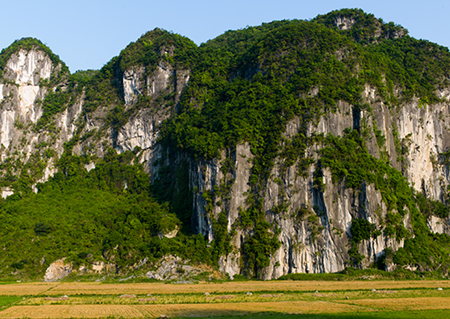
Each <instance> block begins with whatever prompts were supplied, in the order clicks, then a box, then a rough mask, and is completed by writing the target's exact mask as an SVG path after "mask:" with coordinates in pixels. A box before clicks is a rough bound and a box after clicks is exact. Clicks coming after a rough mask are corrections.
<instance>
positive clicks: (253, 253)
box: [0, 9, 450, 279]
mask: <svg viewBox="0 0 450 319" xmlns="http://www.w3.org/2000/svg"><path fill="white" fill-rule="evenodd" d="M32 57H33V58H32ZM0 69H1V84H0V92H1V110H0V112H2V114H3V115H2V120H1V121H0V125H1V126H2V133H1V136H0V140H1V143H2V148H1V150H0V152H1V154H0V155H1V159H2V163H1V173H0V177H1V180H0V185H1V186H2V192H3V194H2V195H3V198H4V199H3V200H2V201H1V202H0V218H1V219H2V222H3V225H4V227H3V229H2V230H0V242H1V244H2V245H3V250H0V271H1V272H0V274H1V276H3V277H5V278H7V277H13V278H22V277H23V278H40V276H43V274H44V273H45V270H46V269H47V267H48V266H49V265H50V264H51V263H52V262H54V261H55V260H57V259H60V258H66V260H65V262H67V263H71V265H72V266H73V267H74V269H76V268H77V267H80V266H83V267H87V268H89V267H92V264H94V263H96V262H103V263H105V264H108V265H110V268H109V269H110V270H109V271H111V272H112V273H115V274H118V275H127V274H128V273H130V272H132V271H133V270H134V269H135V265H136V264H140V263H141V262H142V260H144V259H145V258H146V260H149V263H148V264H147V266H146V267H150V268H151V263H152V262H155V261H157V260H158V259H160V258H161V257H163V256H166V255H170V254H172V255H173V254H175V255H177V256H180V257H182V258H185V259H190V260H191V262H193V263H197V262H203V263H207V264H209V265H211V266H213V267H216V268H217V269H219V270H220V271H221V272H223V273H228V274H229V275H231V276H233V275H236V274H241V275H246V276H249V277H252V276H255V277H259V278H263V279H271V278H278V277H280V276H282V275H286V274H288V273H302V272H308V273H320V272H336V271H341V270H343V269H344V268H345V267H357V268H369V267H371V268H380V269H383V270H389V271H391V270H394V269H397V268H405V269H410V270H416V271H431V270H437V271H439V272H442V273H443V274H447V273H448V266H449V263H450V260H449V259H450V258H449V253H450V251H449V243H450V236H449V234H450V224H449V207H448V200H449V185H450V180H449V177H448V165H449V152H450V132H449V128H450V102H449V101H450V82H449V80H450V53H449V50H448V48H445V47H441V46H439V45H437V44H434V43H431V42H428V41H425V40H417V39H414V38H412V37H410V36H409V35H408V32H407V30H406V29H404V28H403V27H401V26H399V25H396V24H394V23H392V22H390V23H385V22H384V21H383V20H381V19H377V18H375V17H374V16H373V15H371V14H367V13H365V12H363V11H362V10H359V9H343V10H340V11H333V12H331V13H329V14H326V15H320V16H318V17H316V18H315V19H313V20H311V21H303V20H284V21H274V22H271V23H267V24H263V25H261V26H256V27H247V28H245V29H242V30H236V31H227V32H225V33H224V34H222V35H220V36H218V37H217V38H215V39H212V40H210V41H208V42H206V43H203V44H201V45H200V46H197V45H195V44H194V43H193V42H192V41H190V40H189V39H188V38H186V37H182V36H180V35H177V34H174V33H171V32H167V31H165V30H161V29H155V30H153V31H150V32H148V33H146V34H144V35H143V36H142V37H141V38H139V39H138V40H137V41H136V42H133V43H130V45H128V46H127V47H126V48H125V49H124V50H123V51H122V52H121V53H120V55H119V56H117V57H115V58H113V59H112V60H111V61H109V62H108V63H107V64H105V66H104V67H103V68H102V69H100V70H86V71H78V72H76V73H74V74H70V72H69V70H68V68H67V67H66V66H65V64H64V63H63V62H62V61H61V60H60V58H59V57H58V56H56V55H55V54H54V53H52V52H51V51H50V49H49V48H47V47H46V46H44V45H43V44H42V43H41V42H40V41H39V40H36V39H30V38H25V39H21V40H18V41H16V42H14V43H13V44H12V45H11V46H10V47H8V48H6V49H4V50H3V51H2V52H1V53H0ZM27 70H32V71H27ZM111 269H114V271H112V270H111ZM104 271H106V272H107V271H108V270H106V268H105V270H104Z"/></svg>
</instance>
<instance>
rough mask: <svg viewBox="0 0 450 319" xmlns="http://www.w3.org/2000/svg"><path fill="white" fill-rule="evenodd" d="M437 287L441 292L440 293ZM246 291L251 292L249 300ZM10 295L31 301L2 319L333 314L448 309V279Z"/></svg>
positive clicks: (64, 286)
mask: <svg viewBox="0 0 450 319" xmlns="http://www.w3.org/2000/svg"><path fill="white" fill-rule="evenodd" d="M438 287H441V288H443V290H438V289H436V288H438ZM394 289H395V290H394ZM315 290H317V292H314V291H315ZM206 291H207V292H209V295H207V296H205V294H204V293H205V292H206ZM247 291H251V292H252V293H253V294H248V295H247ZM275 292H277V293H275ZM281 292H282V293H281ZM6 294H11V295H24V296H25V297H24V298H23V300H22V301H18V303H16V304H15V305H14V306H13V307H11V308H8V309H5V310H3V311H1V312H0V318H22V317H29V318H105V317H108V316H111V317H124V318H142V317H159V316H161V315H166V316H169V317H173V316H179V317H189V316H230V315H233V316H238V315H245V314H254V313H264V312H273V313H291V314H297V313H311V314H324V313H330V314H332V313H342V312H367V311H408V310H429V309H440V310H447V309H449V310H450V282H449V281H398V282H396V281H367V282H366V281H363V282H361V281H354V282H317V281H315V282H295V281H281V282H275V281H274V282H227V283H220V284H217V283H204V284H193V285H190V284H189V285H176V284H160V283H155V284H151V283H145V284H144V283H143V284H101V283H35V284H12V285H3V286H2V285H0V295H6ZM150 294H151V295H150ZM63 295H68V296H69V298H67V297H63ZM5 298H7V297H5Z"/></svg>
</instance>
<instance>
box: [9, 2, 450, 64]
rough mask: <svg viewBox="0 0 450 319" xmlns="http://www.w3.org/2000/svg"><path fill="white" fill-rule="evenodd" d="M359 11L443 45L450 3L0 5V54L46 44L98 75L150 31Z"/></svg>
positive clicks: (193, 30) (184, 31) (204, 32)
mask: <svg viewBox="0 0 450 319" xmlns="http://www.w3.org/2000/svg"><path fill="white" fill-rule="evenodd" d="M341 8H362V9H363V10H364V11H366V12H368V13H373V14H374V15H375V16H376V17H377V18H382V19H383V20H384V21H385V22H389V21H393V22H395V23H397V24H400V25H402V26H403V27H405V28H407V29H408V30H409V33H410V35H411V36H413V37H415V38H419V39H427V40H429V41H432V42H436V43H438V44H441V45H444V46H447V47H450V35H449V31H450V19H449V18H448V15H449V10H450V2H448V1H438V0H428V1H418V0H410V1H405V0H389V1H387V0H377V1H373V0H372V1H369V0H359V1H356V0H348V1H347V0H316V1H314V0H308V1H306V0H305V1H304V0H296V1H295V0H276V1H275V0H272V1H268V0H258V1H254V0H248V1H246V0H227V1H217V0H189V1H187V0H164V1H163V0H158V1H153V0H147V1H144V0H121V1H117V0H98V1H96V0H90V1H88V0H77V1H66V0H59V1H55V0H41V1H36V0H22V1H20V2H19V1H7V2H5V3H2V10H1V19H0V28H1V30H2V32H1V33H0V48H5V47H7V46H8V45H10V44H11V43H12V42H13V41H14V40H16V39H20V38H22V37H29V36H31V37H35V38H38V39H40V40H41V41H42V42H44V43H45V44H47V45H48V46H49V47H50V49H52V50H53V52H54V53H56V54H58V55H59V56H60V57H61V59H62V60H63V61H65V62H66V64H67V65H68V66H69V68H70V70H71V71H72V72H74V71H76V70H79V69H81V70H85V69H99V68H101V67H102V66H103V65H104V64H105V63H107V62H108V61H109V60H110V59H111V58H112V57H114V56H116V55H118V54H119V53H120V51H121V50H122V49H124V48H125V46H126V45H128V44H129V43H130V42H133V41H135V40H137V39H138V38H139V37H140V36H141V35H142V34H144V33H145V32H147V31H149V30H152V29H154V28H155V27H159V28H163V29H166V30H169V31H173V32H175V33H178V34H181V35H184V36H187V37H189V38H190V39H192V40H193V41H194V42H195V43H197V44H200V43H202V42H206V41H207V40H209V39H212V38H214V37H216V36H218V35H220V34H222V33H223V32H225V31H227V30H236V29H241V28H245V27H246V26H254V25H260V24H261V23H263V22H270V21H273V20H282V19H312V18H314V17H315V16H317V15H318V14H325V13H327V12H329V11H332V10H335V9H341Z"/></svg>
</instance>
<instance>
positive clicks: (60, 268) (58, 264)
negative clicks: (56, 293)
mask: <svg viewBox="0 0 450 319" xmlns="http://www.w3.org/2000/svg"><path fill="white" fill-rule="evenodd" d="M71 273H72V265H71V264H69V263H66V262H65V258H62V259H58V260H57V261H55V262H53V263H52V264H50V266H49V267H48V268H47V270H46V271H45V276H44V281H57V280H60V279H63V278H64V277H66V276H68V275H70V274H71Z"/></svg>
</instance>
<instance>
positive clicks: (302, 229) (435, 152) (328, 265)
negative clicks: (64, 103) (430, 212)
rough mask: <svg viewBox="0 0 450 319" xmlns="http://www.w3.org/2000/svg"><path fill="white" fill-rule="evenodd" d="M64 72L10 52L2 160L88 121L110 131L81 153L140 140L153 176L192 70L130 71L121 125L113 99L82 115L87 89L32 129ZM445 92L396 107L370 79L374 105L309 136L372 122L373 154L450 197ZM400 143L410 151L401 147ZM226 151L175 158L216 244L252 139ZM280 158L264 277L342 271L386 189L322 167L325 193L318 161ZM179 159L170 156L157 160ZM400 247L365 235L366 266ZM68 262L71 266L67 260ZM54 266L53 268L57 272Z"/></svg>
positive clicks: (269, 204)
mask: <svg viewBox="0 0 450 319" xmlns="http://www.w3.org/2000/svg"><path fill="white" fill-rule="evenodd" d="M336 23H338V24H339V25H342V24H343V26H342V28H344V27H347V28H349V27H351V24H352V23H354V22H352V21H350V20H348V21H347V20H345V21H336ZM59 69H60V66H57V65H53V64H52V62H51V60H50V58H49V57H48V56H47V55H46V54H45V53H43V52H42V51H39V50H31V51H24V50H20V51H19V52H17V53H16V54H13V55H12V56H11V58H10V60H9V61H8V63H7V64H6V68H5V71H4V77H5V79H6V81H3V82H2V83H0V143H1V144H2V145H3V147H1V149H0V156H1V159H2V160H5V159H6V158H8V157H10V156H11V154H13V152H14V150H15V149H20V150H22V154H21V160H24V161H28V160H29V159H30V157H31V156H32V155H33V154H35V153H37V152H41V148H42V147H43V146H42V145H48V146H47V147H48V148H49V149H52V150H54V151H56V154H57V157H58V156H60V155H61V154H62V152H63V150H64V148H63V145H64V143H65V142H67V141H69V140H70V139H71V138H72V137H73V136H74V134H75V132H76V130H77V123H78V121H85V123H86V124H85V126H84V128H83V131H82V135H84V134H87V133H94V132H96V131H100V130H102V129H103V131H102V134H101V135H99V137H98V140H93V137H90V138H86V139H85V140H83V139H81V140H80V141H79V142H78V143H77V144H76V145H75V147H74V150H73V151H74V153H76V154H82V153H83V152H91V153H93V154H95V155H97V156H100V157H101V156H103V152H104V149H106V147H109V146H113V147H114V148H115V149H116V150H117V151H118V152H124V151H126V150H134V149H135V148H136V147H139V148H141V150H142V151H141V152H142V153H141V154H142V156H141V161H142V162H145V161H147V164H146V169H147V170H148V171H149V172H150V173H151V178H155V176H156V175H157V170H158V167H157V165H154V164H155V163H156V160H157V159H162V158H165V157H164V156H163V155H165V154H162V152H163V149H162V147H161V146H160V145H158V144H157V137H158V134H159V125H160V124H161V122H162V121H164V120H165V119H167V118H168V117H169V116H171V114H173V112H174V111H175V110H176V108H177V104H178V102H179V99H180V94H181V92H182V91H183V89H184V88H185V86H186V85H187V83H188V81H189V70H179V69H175V68H174V67H173V66H171V65H169V64H167V63H166V64H164V63H160V64H159V65H158V66H156V69H155V70H154V71H153V72H151V74H147V70H146V69H145V68H144V67H143V66H135V67H132V68H130V69H129V70H126V71H125V72H124V73H123V77H122V78H121V79H119V80H122V84H123V87H122V88H123V94H124V95H123V100H124V104H125V108H126V110H128V111H130V114H131V115H130V117H129V119H128V122H127V123H126V124H124V125H123V126H122V127H120V128H119V129H117V131H113V129H112V128H110V127H108V126H107V125H106V124H105V118H106V116H107V114H108V110H109V109H108V107H109V108H111V106H104V107H100V108H99V109H98V110H96V111H95V112H94V113H93V114H90V115H83V112H82V110H83V105H84V98H85V96H84V94H82V95H80V96H78V97H77V99H76V101H75V102H74V103H72V104H71V105H69V106H68V107H67V108H66V109H65V110H64V111H63V112H61V113H59V114H56V115H55V116H54V118H53V120H54V124H55V129H54V130H53V131H52V132H49V131H46V130H42V131H37V132H36V131H33V130H30V129H27V127H29V125H33V124H35V123H37V122H38V121H39V119H40V118H41V116H42V107H41V104H40V103H39V100H42V99H44V98H45V96H46V95H47V94H48V89H47V88H46V87H41V86H39V81H40V80H42V79H45V80H47V79H49V78H50V76H51V75H52V74H55V72H58V70H59ZM61 87H63V85H62V84H61ZM173 93H175V94H173ZM165 94H172V95H174V97H173V100H172V103H171V104H168V103H165V102H158V101H159V100H163V99H159V98H160V97H162V96H164V95H165ZM314 94H317V90H312V92H311V95H314ZM438 95H439V96H440V97H441V98H443V99H444V100H445V102H441V103H438V104H434V105H425V104H423V103H420V101H418V100H416V101H412V102H410V103H408V104H406V105H403V106H401V107H396V108H392V107H389V106H387V105H385V104H384V103H383V102H380V101H381V99H380V98H379V96H378V94H377V92H376V90H375V89H374V88H371V87H370V86H366V88H365V91H364V93H363V97H364V98H365V100H366V102H367V103H369V105H370V107H371V108H372V110H373V111H372V112H369V111H368V110H362V111H360V112H353V109H352V106H351V105H349V104H348V103H346V102H339V103H338V110H337V112H335V113H329V114H326V115H325V116H323V117H322V118H321V119H320V120H319V121H318V122H317V123H315V124H314V125H313V124H310V126H309V127H308V129H307V132H306V135H307V136H308V137H310V136H311V135H312V134H321V133H323V134H325V135H327V134H333V135H335V136H338V135H343V131H344V129H345V128H347V127H351V128H355V127H360V126H362V125H365V126H366V127H368V128H370V129H371V130H372V131H371V132H372V133H371V136H369V138H368V139H367V148H368V150H369V152H370V154H371V155H373V156H374V157H377V158H381V156H384V155H383V154H385V156H387V158H388V159H389V160H390V162H391V163H392V165H393V166H394V167H396V168H397V169H398V170H400V171H402V172H403V174H404V176H406V177H407V179H408V181H409V182H410V183H411V185H412V186H413V187H414V188H415V189H416V190H418V191H423V192H425V193H426V194H427V196H429V197H431V198H434V199H435V200H440V201H445V200H446V199H447V198H448V196H449V194H448V191H447V187H448V185H450V175H449V171H448V167H447V165H446V164H445V158H444V155H443V153H444V152H446V151H448V150H449V149H450V132H449V128H450V90H449V89H442V90H440V91H438ZM141 97H145V98H148V99H149V100H151V102H149V103H150V105H151V107H146V108H142V107H138V106H139V99H140V98H141ZM375 126H376V128H377V129H378V130H380V131H381V133H382V134H383V135H384V137H385V138H386V143H385V145H384V146H381V147H380V146H379V145H378V144H377V141H376V138H375V135H374V133H373V129H375ZM300 129H301V119H299V118H295V119H293V120H292V121H291V122H289V123H288V125H287V126H286V131H285V137H286V138H288V139H290V138H292V137H294V136H295V135H296V134H298V133H299V132H300ZM399 145H400V147H401V148H402V149H403V153H404V154H399V151H400V150H399ZM318 147H319V146H317V145H314V146H311V147H309V148H308V149H307V151H306V153H307V156H309V157H312V158H317V150H318ZM229 152H230V154H225V152H224V153H223V154H222V156H221V158H220V159H214V160H213V161H209V162H205V161H194V160H193V159H191V158H189V157H188V156H187V155H186V154H176V156H175V157H176V158H177V160H176V161H178V162H177V163H181V162H182V161H184V162H187V163H188V166H187V167H188V168H187V170H188V172H187V173H188V176H189V182H188V184H189V187H190V190H191V192H192V202H193V214H192V227H193V230H194V231H195V232H197V233H202V234H204V235H205V236H206V238H207V239H208V240H209V241H212V240H213V239H214V227H213V223H212V220H213V219H217V218H218V216H219V214H220V213H221V212H223V213H225V214H226V217H227V220H228V229H229V230H231V229H232V228H233V225H235V224H236V222H237V221H239V218H240V210H241V209H246V208H247V207H248V204H247V203H246V199H247V196H248V194H247V193H248V191H249V178H250V176H251V169H252V166H253V164H252V159H253V155H252V153H251V151H250V145H249V144H248V143H242V144H240V145H238V146H237V147H236V148H235V149H234V150H229ZM401 155H402V156H401ZM225 158H229V159H231V161H232V162H233V164H234V165H233V167H232V168H231V169H230V170H229V171H228V172H227V173H226V174H225V173H224V172H222V170H221V168H222V167H223V165H224V161H225ZM13 160H18V159H17V158H13ZM275 162H276V163H278V164H276V165H275V166H274V168H273V170H272V172H271V178H270V180H269V181H268V182H267V185H266V186H265V188H264V190H263V195H262V196H263V198H264V213H265V219H266V220H267V221H268V222H269V223H271V224H272V225H274V226H277V227H278V228H279V229H280V233H279V236H278V239H279V240H280V242H281V247H280V248H279V249H278V250H277V251H276V252H275V253H274V254H273V255H272V256H271V262H270V265H269V266H268V267H267V268H266V269H264V270H263V271H262V273H261V274H260V276H261V278H263V279H271V278H278V277H280V276H282V275H284V274H287V273H298V272H308V273H319V272H335V271H339V270H342V269H343V268H344V267H345V266H346V262H347V261H348V259H349V255H348V249H349V247H348V244H349V235H350V233H349V229H350V226H351V220H352V218H366V219H367V220H369V221H370V222H372V223H375V224H376V225H378V226H379V225H380V224H381V222H382V220H383V219H384V217H385V216H386V214H387V208H386V205H385V204H384V202H383V201H382V198H381V194H380V192H378V191H377V190H376V189H375V187H374V185H362V186H361V189H359V190H351V189H348V188H346V187H345V185H344V184H341V183H333V181H332V179H331V173H330V172H329V171H328V170H324V172H323V174H324V182H325V183H326V185H327V187H326V189H325V190H324V191H319V190H317V189H315V188H314V187H313V170H314V168H313V167H310V168H309V170H308V171H307V174H306V177H302V176H298V175H297V171H296V167H295V164H294V165H293V166H292V167H288V168H287V169H286V170H284V169H282V167H281V165H282V160H281V159H277V160H276V161H275ZM177 163H171V162H170V161H169V160H167V161H166V162H165V163H160V164H158V165H176V164H177ZM54 164H55V163H54V160H53V159H51V160H49V161H48V162H47V163H46V165H47V166H46V168H45V169H44V171H43V172H42V174H41V176H39V179H38V181H41V182H43V181H45V180H47V179H48V178H49V177H50V176H52V175H53V174H54V172H55V168H54ZM93 167H95V163H92V164H90V165H87V167H86V168H87V169H92V168H93ZM231 181H232V182H231ZM222 182H226V183H228V182H230V185H231V186H230V189H229V193H227V194H223V195H222V196H221V197H217V198H214V203H213V205H212V207H211V205H210V203H209V200H210V198H208V197H205V196H204V194H205V193H209V194H214V192H215V187H219V186H220V185H221V183H222ZM12 191H13V190H12V189H10V188H5V189H2V196H3V197H6V196H9V195H11V194H12ZM283 200H284V201H285V203H287V207H286V209H285V210H284V211H282V212H277V207H278V206H279V205H280V204H281V202H282V201H283ZM314 207H318V208H319V211H320V212H322V214H321V216H319V218H318V220H317V221H316V222H311V221H310V220H308V218H307V217H308V216H307V215H305V216H299V214H298V212H299V211H300V210H301V209H305V210H306V211H310V212H312V211H313V208H314ZM403 223H404V226H405V227H406V228H410V227H411V221H410V217H409V215H408V214H407V215H406V216H405V218H404V220H403ZM428 225H429V228H430V229H431V230H432V231H433V232H439V233H450V224H449V220H441V219H439V218H437V217H431V218H430V220H429V223H428ZM167 235H169V236H171V234H167ZM248 235H251V230H242V229H239V228H238V229H237V231H236V234H235V235H234V236H233V238H232V245H233V247H234V249H233V251H232V252H231V253H230V254H229V255H227V256H222V258H221V259H220V261H219V265H220V269H221V271H223V272H224V273H228V274H229V275H230V276H234V275H235V274H238V273H240V272H241V271H242V268H243V267H242V265H243V262H244V260H245V256H242V251H243V247H244V242H245V237H246V236H248ZM402 245H403V242H402V241H400V242H397V241H395V240H392V239H390V238H386V237H385V236H384V235H380V236H378V237H377V238H372V239H370V240H366V241H363V242H362V244H361V245H360V246H359V252H360V253H361V254H363V255H365V256H366V258H365V259H364V260H363V261H362V263H361V267H366V266H368V265H369V264H370V263H372V262H374V261H375V260H376V259H377V258H378V257H380V256H381V254H382V252H383V250H384V249H385V248H387V247H391V248H392V249H393V250H397V249H398V248H399V247H402ZM60 263H62V262H60ZM168 265H169V264H168ZM55 267H56V266H55ZM61 267H62V268H61V269H65V268H64V267H65V266H61ZM167 267H169V266H167ZM163 268H164V267H163ZM49 269H50V268H49ZM58 269H60V268H58ZM171 269H172V268H171ZM166 270H167V269H166ZM166 270H164V271H163V273H165V271H166ZM55 271H56V270H55ZM55 271H54V270H52V271H51V273H52V274H53V273H55ZM65 271H66V270H65ZM67 271H68V270H67ZM67 271H66V272H67ZM167 271H168V270H167ZM61 272H62V270H61ZM62 273H63V272H62ZM156 274H158V276H160V277H161V278H163V276H162V275H161V274H159V273H154V274H153V275H149V276H156ZM49 276H50V275H49ZM49 278H50V277H49ZM52 278H54V277H52ZM153 278H156V277H153Z"/></svg>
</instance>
